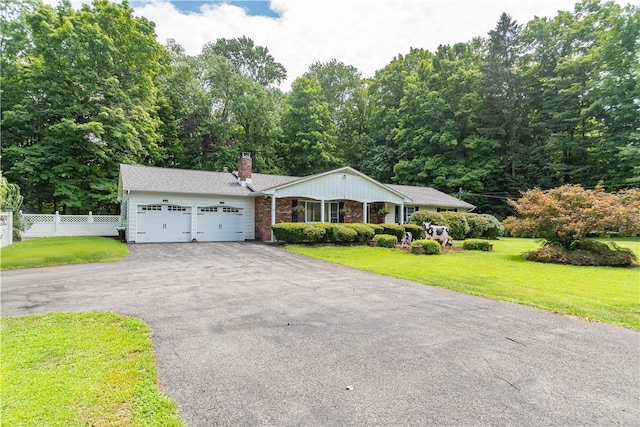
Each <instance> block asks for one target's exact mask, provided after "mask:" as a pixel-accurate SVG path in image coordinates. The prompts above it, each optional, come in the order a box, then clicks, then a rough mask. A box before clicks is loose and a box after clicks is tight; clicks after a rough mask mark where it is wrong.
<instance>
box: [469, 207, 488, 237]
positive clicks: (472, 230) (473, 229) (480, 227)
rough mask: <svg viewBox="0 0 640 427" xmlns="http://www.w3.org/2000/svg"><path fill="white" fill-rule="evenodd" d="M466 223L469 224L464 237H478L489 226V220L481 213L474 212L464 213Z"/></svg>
mask: <svg viewBox="0 0 640 427" xmlns="http://www.w3.org/2000/svg"><path fill="white" fill-rule="evenodd" d="M464 216H465V218H466V219H467V224H469V232H468V233H467V234H466V235H465V236H464V237H465V239H479V238H481V237H482V235H483V234H484V233H485V232H486V231H487V229H488V228H489V220H488V219H487V218H485V217H483V216H482V215H478V214H474V213H465V214H464Z"/></svg>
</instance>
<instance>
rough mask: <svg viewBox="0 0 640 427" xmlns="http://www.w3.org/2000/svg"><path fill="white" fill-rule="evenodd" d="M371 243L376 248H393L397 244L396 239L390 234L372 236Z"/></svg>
mask: <svg viewBox="0 0 640 427" xmlns="http://www.w3.org/2000/svg"><path fill="white" fill-rule="evenodd" d="M373 241H374V243H375V245H376V246H380V247H383V248H395V247H396V245H397V244H398V237H396V236H394V235H392V234H376V235H375V236H373Z"/></svg>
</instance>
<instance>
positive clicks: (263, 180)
mask: <svg viewBox="0 0 640 427" xmlns="http://www.w3.org/2000/svg"><path fill="white" fill-rule="evenodd" d="M299 179H302V178H300V177H299V176H286V175H267V174H264V173H253V174H251V184H249V185H250V186H251V188H253V189H254V190H255V191H256V192H261V191H264V190H267V189H269V188H273V187H279V186H281V185H284V184H288V183H290V182H293V181H297V180H299Z"/></svg>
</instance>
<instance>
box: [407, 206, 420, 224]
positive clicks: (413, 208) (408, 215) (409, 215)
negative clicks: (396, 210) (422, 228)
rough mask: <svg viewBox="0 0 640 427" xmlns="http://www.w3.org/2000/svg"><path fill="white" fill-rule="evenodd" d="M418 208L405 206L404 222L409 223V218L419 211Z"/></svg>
mask: <svg viewBox="0 0 640 427" xmlns="http://www.w3.org/2000/svg"><path fill="white" fill-rule="evenodd" d="M417 210H418V208H416V207H415V206H405V208H404V222H405V223H407V222H409V218H411V215H413V213H414V212H415V211H417Z"/></svg>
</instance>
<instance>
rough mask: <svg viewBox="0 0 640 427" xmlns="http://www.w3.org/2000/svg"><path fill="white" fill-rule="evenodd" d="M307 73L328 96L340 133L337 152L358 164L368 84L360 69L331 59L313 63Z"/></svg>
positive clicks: (325, 95) (346, 161)
mask: <svg viewBox="0 0 640 427" xmlns="http://www.w3.org/2000/svg"><path fill="white" fill-rule="evenodd" d="M304 77H310V78H316V79H317V80H318V82H319V83H320V87H321V88H322V94H323V95H324V97H325V99H326V100H327V104H328V106H329V114H330V115H331V120H332V121H333V124H334V126H335V127H336V133H337V136H338V143H337V144H338V145H337V148H338V152H337V153H336V156H337V157H339V158H340V159H342V160H343V161H344V162H345V163H347V164H352V165H355V164H356V162H357V160H358V156H357V153H358V152H359V142H360V139H361V138H362V135H363V132H364V130H365V118H366V117H365V114H366V112H365V108H366V104H365V84H364V81H363V80H362V76H361V74H360V72H359V71H358V70H357V69H356V68H355V67H352V66H350V65H345V64H344V63H342V62H338V61H337V60H335V59H332V60H331V61H329V62H326V63H321V62H316V63H314V64H312V65H311V66H310V67H309V70H308V71H307V72H306V73H305V74H304Z"/></svg>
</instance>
